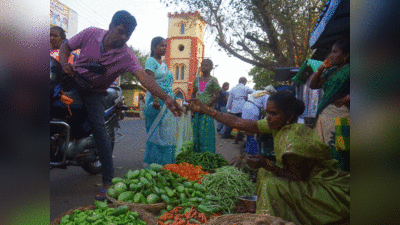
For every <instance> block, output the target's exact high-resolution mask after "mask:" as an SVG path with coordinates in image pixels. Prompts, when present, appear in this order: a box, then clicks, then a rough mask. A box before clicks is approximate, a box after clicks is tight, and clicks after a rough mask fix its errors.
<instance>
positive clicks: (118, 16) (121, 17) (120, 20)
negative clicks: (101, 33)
mask: <svg viewBox="0 0 400 225" xmlns="http://www.w3.org/2000/svg"><path fill="white" fill-rule="evenodd" d="M121 24H122V25H123V26H124V29H126V30H127V31H128V34H127V36H131V34H132V33H133V31H134V30H135V28H136V26H137V22H136V19H135V17H134V16H132V15H131V14H130V13H129V12H128V11H125V10H121V11H118V12H116V13H115V14H114V16H113V17H112V20H111V23H110V26H109V29H110V30H111V29H112V28H114V27H117V26H119V25H121Z"/></svg>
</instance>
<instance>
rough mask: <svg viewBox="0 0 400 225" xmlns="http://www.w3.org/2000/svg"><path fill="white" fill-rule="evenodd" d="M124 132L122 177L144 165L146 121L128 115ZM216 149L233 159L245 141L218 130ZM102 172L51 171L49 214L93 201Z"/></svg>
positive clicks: (117, 154)
mask: <svg viewBox="0 0 400 225" xmlns="http://www.w3.org/2000/svg"><path fill="white" fill-rule="evenodd" d="M120 125H121V130H120V131H119V132H120V133H121V134H123V135H124V137H123V138H122V140H121V141H120V142H119V143H117V144H116V145H115V149H114V167H115V177H122V176H123V175H124V174H126V172H127V171H128V170H129V169H132V170H135V169H140V168H142V166H143V164H142V161H143V154H144V149H145V141H146V140H145V137H146V130H145V123H144V120H135V119H130V118H127V119H125V120H123V121H120ZM216 147H217V150H216V153H219V154H222V156H224V158H225V159H227V160H228V161H230V160H231V159H233V158H234V157H235V156H236V155H238V154H239V151H240V149H241V148H242V147H243V142H241V143H240V144H239V145H234V144H232V140H231V139H222V138H220V137H219V135H218V134H217V138H216ZM100 185H101V176H100V175H94V176H90V175H89V174H88V173H86V172H85V171H83V170H82V169H81V168H79V167H69V168H68V169H66V170H62V169H53V170H51V171H50V207H51V210H50V218H51V220H54V219H55V218H57V217H58V216H59V215H61V214H62V213H64V212H67V211H68V210H70V209H73V208H76V207H79V206H86V205H93V202H94V196H95V195H96V194H97V193H98V191H99V190H100V187H101V186H100Z"/></svg>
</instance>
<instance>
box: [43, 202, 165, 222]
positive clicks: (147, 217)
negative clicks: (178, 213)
mask: <svg viewBox="0 0 400 225" xmlns="http://www.w3.org/2000/svg"><path fill="white" fill-rule="evenodd" d="M108 207H109V208H116V207H118V205H115V204H110V205H108ZM128 207H129V210H131V211H135V212H137V213H139V215H140V219H142V220H144V221H145V222H146V223H147V224H148V225H157V218H156V217H154V215H153V214H151V213H149V212H147V211H146V210H144V209H140V208H136V207H134V206H128ZM78 209H79V210H82V211H83V212H85V211H87V210H95V209H96V207H95V206H93V205H89V206H81V207H76V208H74V209H71V210H69V211H68V212H66V213H64V214H62V215H60V216H59V217H57V218H56V219H55V220H53V221H52V222H51V224H50V225H59V224H60V221H61V219H62V218H63V217H64V216H66V215H72V214H73V213H74V212H75V210H78Z"/></svg>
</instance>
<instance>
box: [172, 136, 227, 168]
mask: <svg viewBox="0 0 400 225" xmlns="http://www.w3.org/2000/svg"><path fill="white" fill-rule="evenodd" d="M192 143H193V142H185V143H184V144H183V147H182V151H181V152H180V153H179V154H178V155H177V157H176V162H177V163H185V162H186V163H189V164H192V165H197V166H201V167H202V168H203V170H204V171H208V172H210V171H212V170H214V169H217V168H220V167H223V166H226V165H228V161H226V160H225V159H224V157H222V155H220V154H214V153H211V152H202V153H193V144H192Z"/></svg>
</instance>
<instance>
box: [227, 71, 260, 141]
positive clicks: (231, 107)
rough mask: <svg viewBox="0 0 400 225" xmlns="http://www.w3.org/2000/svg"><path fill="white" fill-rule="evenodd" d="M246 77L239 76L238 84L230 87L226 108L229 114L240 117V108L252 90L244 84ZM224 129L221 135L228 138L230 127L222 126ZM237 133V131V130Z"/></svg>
mask: <svg viewBox="0 0 400 225" xmlns="http://www.w3.org/2000/svg"><path fill="white" fill-rule="evenodd" d="M246 84H247V79H246V78H245V77H241V78H240V79H239V84H238V85H236V86H235V87H233V88H232V90H231V91H230V94H229V98H228V103H227V105H226V108H227V110H228V112H229V113H230V114H233V115H235V116H237V117H239V118H242V108H243V105H244V103H245V102H246V100H247V96H248V95H249V94H252V93H253V92H254V90H253V89H251V88H249V87H247V86H246ZM224 127H225V128H224V129H225V130H224V133H223V135H222V137H223V138H229V137H230V135H231V132H232V128H230V127H227V126H224ZM238 133H239V132H238ZM238 138H239V136H236V138H235V144H237V140H238Z"/></svg>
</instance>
